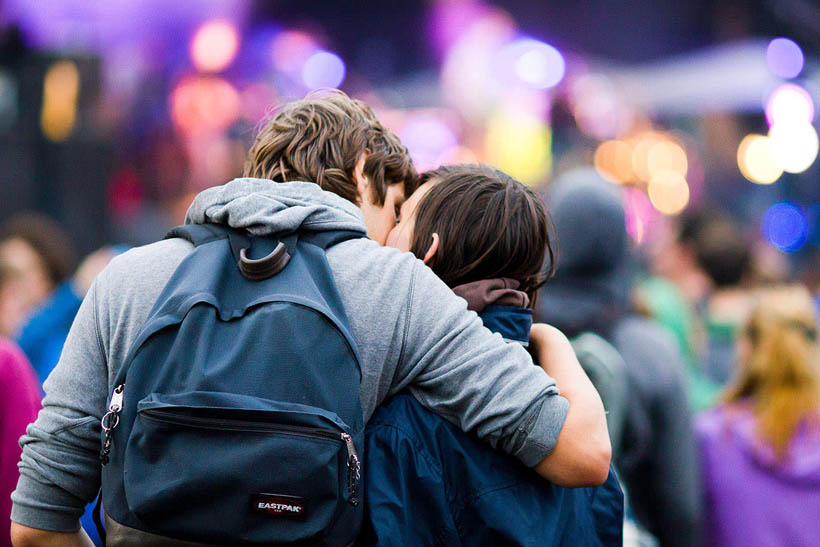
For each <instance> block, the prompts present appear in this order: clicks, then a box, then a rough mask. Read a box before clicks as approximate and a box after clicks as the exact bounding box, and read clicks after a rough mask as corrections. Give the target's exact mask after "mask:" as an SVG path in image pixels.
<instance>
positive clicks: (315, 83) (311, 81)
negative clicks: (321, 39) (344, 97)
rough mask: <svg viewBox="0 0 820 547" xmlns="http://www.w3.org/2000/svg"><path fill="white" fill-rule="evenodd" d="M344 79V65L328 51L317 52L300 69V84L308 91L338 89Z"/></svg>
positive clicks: (336, 56)
mask: <svg viewBox="0 0 820 547" xmlns="http://www.w3.org/2000/svg"><path fill="white" fill-rule="evenodd" d="M344 79H345V63H344V61H342V58H341V57H339V56H338V55H336V54H335V53H332V52H330V51H317V52H316V53H314V54H313V55H311V56H310V57H308V59H307V60H306V61H305V65H304V66H303V67H302V82H303V83H304V84H305V86H307V88H308V89H317V88H320V87H339V86H340V85H341V83H342V82H343V81H344Z"/></svg>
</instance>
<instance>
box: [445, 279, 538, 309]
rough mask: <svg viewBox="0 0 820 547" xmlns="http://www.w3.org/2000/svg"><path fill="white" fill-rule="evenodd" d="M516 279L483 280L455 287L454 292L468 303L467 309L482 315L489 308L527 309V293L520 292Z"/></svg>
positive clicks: (528, 303) (528, 302) (528, 301)
mask: <svg viewBox="0 0 820 547" xmlns="http://www.w3.org/2000/svg"><path fill="white" fill-rule="evenodd" d="M518 286H519V283H518V281H516V280H515V279H508V278H503V277H502V278H498V279H482V280H481V281H473V282H472V283H465V284H464V285H458V286H457V287H453V292H454V293H456V294H457V295H459V296H460V297H461V298H463V299H464V300H466V301H467V308H469V309H471V310H473V311H474V312H476V313H481V312H483V311H484V308H486V307H487V306H493V305H495V306H516V307H520V308H526V307H527V306H529V305H530V299H529V297H527V293H525V292H524V291H519V290H518Z"/></svg>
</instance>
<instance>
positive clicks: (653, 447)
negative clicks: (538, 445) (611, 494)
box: [536, 168, 700, 546]
mask: <svg viewBox="0 0 820 547" xmlns="http://www.w3.org/2000/svg"><path fill="white" fill-rule="evenodd" d="M547 203H548V205H549V206H550V210H551V212H552V218H553V220H554V223H555V231H556V234H557V236H558V240H559V242H560V246H559V257H558V267H557V269H556V273H555V276H554V278H553V279H552V280H551V281H550V283H549V284H548V285H546V286H545V287H544V288H543V289H541V291H540V293H539V295H538V302H537V306H536V319H537V320H539V321H543V322H545V323H548V324H550V325H554V326H555V327H557V328H559V329H561V331H563V332H564V333H565V334H566V335H567V336H570V337H574V336H578V335H581V334H583V333H585V332H593V333H595V334H597V335H599V336H601V337H602V338H604V339H605V340H607V341H608V342H610V343H611V344H612V345H613V346H614V347H615V349H617V350H618V352H619V353H620V354H621V356H622V357H623V361H624V363H625V368H626V375H627V389H628V392H627V393H628V396H627V399H626V405H627V407H626V409H625V422H624V425H623V432H622V442H621V446H620V447H618V448H614V449H613V453H615V454H616V457H615V460H614V465H615V469H616V470H617V472H618V476H619V478H620V479H621V484H622V485H623V486H624V490H625V494H626V498H627V505H628V508H629V509H630V510H631V512H633V513H634V516H635V518H636V519H637V521H638V522H639V523H640V524H641V525H643V526H644V527H645V528H646V529H647V530H648V531H649V532H650V533H651V534H652V535H654V536H655V537H656V538H657V539H658V540H659V541H660V544H661V545H663V546H667V545H675V546H677V545H681V546H691V545H698V531H699V528H700V493H699V479H698V475H697V454H696V451H695V442H694V436H693V425H692V412H691V410H690V407H689V402H688V400H687V393H686V380H685V375H684V374H685V367H686V365H685V363H684V360H683V357H682V355H681V350H680V346H679V345H678V343H677V341H676V340H675V338H674V337H673V336H672V335H671V333H670V332H668V331H667V330H666V329H665V328H663V327H662V326H660V325H659V324H658V323H656V322H655V321H653V320H650V319H647V318H645V317H641V316H639V315H637V314H636V313H635V312H634V311H633V309H632V294H633V264H632V257H631V254H630V248H629V239H628V235H627V233H626V224H625V214H624V208H623V204H622V201H621V197H620V194H619V190H618V188H616V187H615V186H613V185H612V184H610V183H608V182H606V181H604V180H603V179H601V177H600V176H599V175H598V174H597V173H596V172H595V170H594V169H592V168H581V169H577V170H573V171H570V172H568V173H566V174H564V175H562V176H561V177H559V178H558V179H557V180H556V181H555V183H554V184H553V187H552V189H551V192H550V194H549V195H548V200H547Z"/></svg>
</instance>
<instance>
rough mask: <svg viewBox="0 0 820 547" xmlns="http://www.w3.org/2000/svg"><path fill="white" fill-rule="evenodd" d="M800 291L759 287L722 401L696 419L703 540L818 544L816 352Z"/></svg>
mask: <svg viewBox="0 0 820 547" xmlns="http://www.w3.org/2000/svg"><path fill="white" fill-rule="evenodd" d="M817 336H818V332H817V319H816V317H815V310H814V302H813V301H812V298H811V295H810V294H809V292H808V291H807V290H806V289H805V287H803V286H799V285H795V286H785V287H783V286H781V287H778V288H771V289H765V290H762V291H761V292H760V293H759V295H758V299H757V301H756V304H755V305H754V308H753V311H752V314H751V317H750V318H749V320H748V321H747V323H746V325H745V327H744V329H743V331H742V335H741V338H740V341H739V346H738V356H739V367H740V368H739V371H738V375H737V377H736V378H735V380H734V381H733V382H732V384H731V385H730V386H729V388H728V389H727V390H726V392H725V394H724V396H723V404H722V405H720V406H719V407H717V408H715V409H714V410H712V411H709V412H707V413H705V414H703V415H701V416H700V417H699V418H698V421H697V432H698V437H699V440H700V449H701V458H702V468H703V488H704V494H705V503H706V511H705V516H706V518H705V533H704V540H705V541H706V543H707V544H709V545H715V546H725V547H729V546H735V545H736V546H744V547H753V546H757V545H759V546H769V545H816V544H817V541H818V538H820V518H818V517H820V350H819V349H818V342H817Z"/></svg>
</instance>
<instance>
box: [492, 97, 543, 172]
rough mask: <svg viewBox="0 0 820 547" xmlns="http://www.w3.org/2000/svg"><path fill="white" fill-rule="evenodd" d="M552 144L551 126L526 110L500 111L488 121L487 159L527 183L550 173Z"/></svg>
mask: <svg viewBox="0 0 820 547" xmlns="http://www.w3.org/2000/svg"><path fill="white" fill-rule="evenodd" d="M551 145H552V133H551V131H550V128H549V126H548V125H547V124H546V123H544V122H543V121H541V120H540V119H538V118H537V117H535V116H531V115H528V114H526V113H523V112H510V111H504V112H500V113H498V114H495V115H493V116H492V117H491V118H490V121H489V123H488V124H487V133H486V135H485V148H486V150H487V162H488V163H490V164H492V165H495V166H496V167H498V168H499V169H501V170H502V171H504V172H505V173H507V174H509V175H510V176H511V177H513V178H515V179H518V180H520V181H521V182H523V183H524V184H537V183H539V182H542V181H543V180H544V178H545V177H546V176H547V175H548V174H549V171H550V167H551V160H552V153H551V149H550V147H551Z"/></svg>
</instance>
